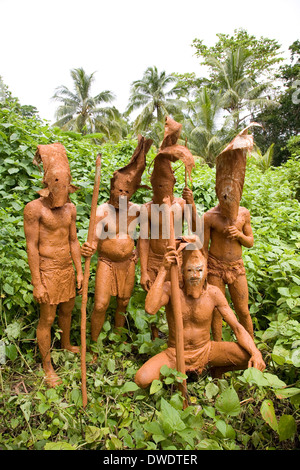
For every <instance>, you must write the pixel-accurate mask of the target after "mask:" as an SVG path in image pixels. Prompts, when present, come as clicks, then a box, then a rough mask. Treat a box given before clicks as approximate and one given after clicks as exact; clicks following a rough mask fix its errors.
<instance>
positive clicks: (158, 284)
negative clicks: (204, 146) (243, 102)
mask: <svg viewBox="0 0 300 470" xmlns="http://www.w3.org/2000/svg"><path fill="white" fill-rule="evenodd" d="M180 131H181V125H180V124H178V123H177V122H175V121H174V120H172V119H171V118H169V117H167V118H166V123H165V135H164V139H163V142H162V144H161V146H160V149H159V152H158V154H157V155H156V157H155V159H154V166H153V171H152V175H151V186H152V192H153V196H152V200H151V201H150V202H147V203H146V204H144V205H143V206H141V207H139V206H138V205H137V204H134V203H132V202H131V201H130V199H131V197H132V196H133V194H134V193H135V192H136V191H137V189H138V188H139V187H140V183H141V178H142V174H143V171H144V169H145V166H146V154H147V152H148V151H149V149H150V147H151V144H152V141H150V140H149V139H145V138H144V137H142V136H139V138H138V145H137V148H136V150H135V152H134V154H133V156H132V158H131V160H130V162H129V163H128V165H126V166H125V167H124V168H121V169H120V170H117V171H115V172H114V173H113V177H112V179H111V188H110V199H109V201H108V202H105V203H103V204H101V205H100V206H99V207H98V209H97V216H96V229H95V233H94V239H93V242H92V243H91V244H90V243H87V242H85V243H84V244H83V245H82V246H81V247H80V244H79V241H78V239H77V233H76V208H75V206H74V204H73V203H71V202H70V199H69V194H70V193H72V192H74V191H76V189H77V188H75V187H74V186H73V185H72V184H71V173H70V168H69V163H68V159H67V155H66V151H65V148H64V147H63V146H62V145H61V144H59V143H56V144H50V145H39V146H38V149H37V152H36V156H35V163H37V164H39V163H41V162H42V164H43V170H44V178H43V183H44V188H43V189H42V190H40V191H39V194H40V197H39V198H38V199H35V200H33V201H31V202H30V203H28V204H27V205H26V207H25V210H24V230H25V236H26V243H27V253H28V262H29V267H30V271H31V276H32V284H33V295H34V298H35V299H36V301H37V302H38V303H39V305H40V319H39V323H38V327H37V341H38V346H39V350H40V353H41V357H42V364H43V369H44V372H45V381H46V383H47V384H48V386H50V387H55V386H56V385H57V384H59V383H60V379H59V377H58V376H57V374H56V373H55V371H54V369H53V366H52V363H51V357H50V349H51V326H52V324H53V322H54V319H55V315H56V310H57V307H58V323H59V327H60V329H61V332H62V333H61V346H62V348H64V349H67V350H70V351H72V352H79V351H80V349H79V348H78V347H76V346H72V345H71V344H70V326H71V313H72V310H73V307H74V302H75V296H76V284H77V293H78V294H80V293H81V289H82V282H83V272H82V256H83V257H90V256H92V255H93V254H94V253H96V251H97V256H98V262H97V268H96V277H95V295H94V308H93V312H92V315H91V339H92V341H97V339H98V336H99V333H100V331H101V329H102V326H103V323H104V321H105V314H106V311H107V308H108V306H109V303H110V299H111V297H112V296H116V300H117V309H116V312H115V327H116V328H122V327H124V325H125V320H126V317H125V312H126V307H127V305H128V302H129V300H130V297H131V295H132V292H133V288H134V283H135V270H136V263H137V261H138V259H139V260H140V268H141V280H140V282H141V285H142V287H143V288H144V289H145V291H146V292H147V295H146V300H145V310H146V312H147V313H149V314H151V315H154V314H156V313H157V312H158V311H159V310H160V309H161V308H162V307H165V313H166V318H167V322H168V330H169V331H168V344H167V348H166V349H164V350H163V351H162V352H160V353H159V354H157V355H155V356H153V357H152V358H150V359H149V360H148V361H147V362H146V363H145V364H144V365H143V366H142V367H141V368H140V369H139V370H138V371H137V373H136V376H135V381H136V383H137V384H138V385H139V386H140V387H141V388H146V387H147V386H149V385H150V384H151V383H152V381H153V380H154V379H159V377H160V369H161V367H162V366H163V365H167V366H169V367H170V368H172V369H176V345H175V324H174V315H173V308H172V304H171V282H170V268H171V267H172V266H174V264H177V266H178V269H179V278H180V301H181V312H182V322H183V341H184V361H185V372H187V373H188V372H189V371H195V372H197V373H199V374H201V372H202V371H203V370H204V369H206V368H210V369H211V370H212V371H213V374H214V377H221V376H222V374H223V373H224V372H226V371H229V370H242V369H246V368H247V367H256V368H257V369H259V370H264V368H265V364H264V361H263V358H262V355H261V353H260V352H259V350H258V349H257V348H256V346H255V343H254V340H253V326H252V320H251V317H250V314H249V308H248V286H247V280H246V273H245V268H244V264H243V261H242V246H245V247H248V248H250V247H251V246H252V245H253V235H252V230H251V225H250V214H249V211H248V210H247V209H245V208H243V207H240V200H241V196H242V190H243V184H244V177H245V169H246V157H247V151H248V150H249V148H251V146H252V145H253V139H252V136H251V135H248V131H247V129H245V130H244V131H243V132H241V133H240V134H239V135H238V136H236V138H235V139H234V140H233V141H232V142H231V143H230V144H229V145H228V146H227V147H226V148H225V150H223V152H222V153H221V154H220V155H219V156H218V158H217V164H216V195H217V198H218V201H219V204H218V205H217V206H216V207H214V208H212V209H210V210H209V211H207V212H206V213H204V215H203V216H202V217H201V222H202V223H199V221H200V215H199V214H198V213H197V209H196V205H195V202H194V199H193V193H192V191H191V189H189V188H188V187H185V188H184V190H183V194H182V198H179V197H175V196H174V185H175V181H176V180H175V177H174V171H173V169H172V165H171V162H174V161H179V160H180V161H181V162H183V164H184V165H185V168H186V172H187V174H189V175H190V174H191V171H192V167H193V165H194V159H193V156H192V154H191V153H190V151H189V150H188V148H187V147H186V146H182V145H179V144H178V143H177V141H178V138H179V136H180ZM162 206H164V207H167V208H168V209H169V216H170V213H171V216H172V214H173V213H174V220H175V218H176V217H177V218H178V217H179V220H180V223H179V225H181V227H182V224H183V222H184V218H185V217H184V215H185V214H186V213H187V212H188V214H189V217H186V219H188V225H189V230H190V232H192V235H188V236H181V237H178V238H177V240H176V249H174V247H171V246H169V235H168V234H167V235H166V234H165V233H164V230H165V228H166V226H168V223H169V222H165V220H166V218H165V213H164V211H161V210H160V208H161V207H162ZM187 206H188V207H189V211H186V210H185V208H186V207H187ZM176 214H177V215H176ZM178 214H179V215H178ZM167 220H168V221H170V218H169V219H168V218H167ZM138 224H139V225H140V231H139V232H138V233H139V238H138V240H137V242H136V240H135V239H134V238H136V237H134V236H133V233H134V232H135V229H136V226H137V225H138ZM177 225H178V224H177ZM197 227H198V228H197ZM199 227H203V230H202V231H201V230H199ZM197 230H198V232H197ZM167 232H168V230H167ZM74 268H75V271H76V281H75V271H74ZM226 285H227V286H228V289H229V293H230V296H231V300H232V304H233V307H234V310H235V313H236V315H235V313H234V312H233V310H232V309H231V308H230V306H229V304H228V302H227V300H226V297H225V287H226ZM223 321H225V322H226V323H227V324H228V325H229V326H230V327H231V329H232V331H233V333H234V335H235V337H236V341H223V340H222V322H223ZM157 335H158V330H157V327H156V326H154V327H153V328H152V337H153V338H155V337H156V336H157Z"/></svg>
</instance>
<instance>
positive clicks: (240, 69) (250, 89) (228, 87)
mask: <svg viewBox="0 0 300 470" xmlns="http://www.w3.org/2000/svg"><path fill="white" fill-rule="evenodd" d="M250 60H251V56H250V55H249V51H246V50H244V49H243V48H242V47H240V48H238V49H236V50H235V51H233V50H228V51H227V54H226V58H225V60H219V59H217V58H216V57H213V56H210V57H208V59H207V64H208V65H210V66H211V67H212V68H213V69H214V70H215V71H216V72H217V86H218V88H219V89H220V90H221V91H222V94H223V106H224V109H226V110H227V111H228V112H229V114H230V115H231V117H232V118H233V122H234V128H235V129H236V130H237V129H238V128H239V127H240V126H241V123H242V122H243V121H244V120H245V119H247V117H249V116H251V115H252V113H253V111H254V110H255V109H257V108H260V109H262V108H264V107H266V106H274V105H275V103H274V101H272V100H270V99H269V97H267V96H265V95H264V92H266V90H267V89H268V87H269V83H257V82H256V81H255V80H254V78H253V77H252V76H251V75H249V74H248V73H247V65H248V63H249V61H250Z"/></svg>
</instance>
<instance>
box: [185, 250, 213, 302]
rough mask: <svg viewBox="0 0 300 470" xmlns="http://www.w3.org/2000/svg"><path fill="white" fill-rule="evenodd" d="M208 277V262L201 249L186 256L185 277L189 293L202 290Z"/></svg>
mask: <svg viewBox="0 0 300 470" xmlns="http://www.w3.org/2000/svg"><path fill="white" fill-rule="evenodd" d="M206 277H207V263H206V259H205V258H204V256H203V255H202V254H201V253H200V252H199V251H194V252H193V253H192V254H190V255H189V256H188V254H187V255H185V256H184V263H183V279H184V285H185V289H186V292H187V294H194V293H197V292H201V291H202V288H203V286H204V283H205V280H206Z"/></svg>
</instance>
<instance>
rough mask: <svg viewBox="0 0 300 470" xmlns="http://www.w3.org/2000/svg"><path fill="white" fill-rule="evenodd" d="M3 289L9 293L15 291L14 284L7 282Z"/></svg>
mask: <svg viewBox="0 0 300 470" xmlns="http://www.w3.org/2000/svg"><path fill="white" fill-rule="evenodd" d="M3 290H4V292H6V293H7V294H9V295H14V292H15V290H14V288H13V286H11V285H10V284H7V283H5V284H3Z"/></svg>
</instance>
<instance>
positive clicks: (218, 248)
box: [204, 207, 248, 262]
mask: <svg viewBox="0 0 300 470" xmlns="http://www.w3.org/2000/svg"><path fill="white" fill-rule="evenodd" d="M247 214H248V211H247V209H245V208H243V207H240V208H239V212H238V216H237V219H236V220H235V221H234V223H230V221H229V220H228V219H227V218H226V217H224V216H222V214H221V213H220V211H219V209H218V208H217V207H215V208H213V209H211V210H210V211H208V212H207V213H206V214H205V219H204V224H205V223H208V224H209V227H210V247H209V253H210V254H211V255H212V256H214V257H215V258H217V259H220V260H224V261H227V262H230V261H236V260H238V259H240V258H241V256H242V245H241V244H240V242H239V241H238V240H236V239H232V238H230V237H229V232H228V227H229V226H230V225H234V226H235V227H236V228H237V229H238V230H239V231H240V232H243V228H244V226H245V223H246V220H247Z"/></svg>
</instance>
